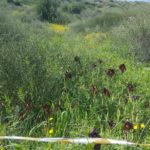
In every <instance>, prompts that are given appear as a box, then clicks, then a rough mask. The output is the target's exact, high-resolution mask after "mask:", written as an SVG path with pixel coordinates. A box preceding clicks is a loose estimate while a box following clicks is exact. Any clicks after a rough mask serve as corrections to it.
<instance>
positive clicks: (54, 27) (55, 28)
mask: <svg viewBox="0 0 150 150" xmlns="http://www.w3.org/2000/svg"><path fill="white" fill-rule="evenodd" d="M51 28H52V30H53V31H55V32H58V33H63V32H65V31H66V30H67V27H65V26H63V25H59V24H52V25H51Z"/></svg>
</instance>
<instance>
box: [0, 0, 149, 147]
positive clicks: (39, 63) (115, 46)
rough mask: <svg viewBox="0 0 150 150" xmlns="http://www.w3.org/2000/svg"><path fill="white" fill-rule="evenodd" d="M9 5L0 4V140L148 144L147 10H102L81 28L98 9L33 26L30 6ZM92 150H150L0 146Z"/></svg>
mask: <svg viewBox="0 0 150 150" xmlns="http://www.w3.org/2000/svg"><path fill="white" fill-rule="evenodd" d="M66 1H67V0H66ZM14 2H16V1H14ZM14 2H13V3H12V2H11V3H10V2H8V1H5V0H2V1H1V2H0V136H7V135H8V136H13V135H16V136H25V137H49V138H53V137H66V138H76V137H80V138H83V137H93V138H95V137H102V138H111V139H118V140H127V141H131V142H134V143H137V144H150V69H149V67H150V42H149V39H150V11H149V10H150V9H149V8H150V4H147V3H146V4H145V3H137V4H126V3H123V4H122V3H119V4H118V3H117V2H116V3H115V2H114V3H113V2H110V3H109V5H108V4H107V3H104V6H103V7H102V6H101V5H100V6H101V7H102V8H101V12H103V13H104V14H103V15H102V16H101V17H98V18H97V17H96V18H94V17H93V16H94V15H95V12H96V10H95V9H94V12H93V16H91V18H87V20H85V21H84V22H83V21H82V19H83V16H84V15H85V18H86V15H88V14H87V13H88V12H89V11H90V8H92V7H94V8H96V7H97V8H99V7H100V6H99V5H98V6H95V5H94V6H93V4H92V5H91V6H90V7H89V4H87V7H89V8H88V9H87V10H84V11H85V12H83V14H81V15H80V16H81V17H80V19H78V18H79V16H77V14H73V16H72V20H71V22H70V23H68V24H66V22H65V24H62V23H57V22H48V21H43V20H42V19H39V16H38V15H37V14H36V13H37V12H36V11H35V9H36V2H34V0H33V1H32V2H31V3H30V2H29V1H27V0H26V1H25V0H22V1H20V5H21V6H20V5H19V6H18V5H17V6H16V3H14ZM18 2H19V1H18ZM66 3H67V2H66ZM66 3H65V4H66ZM17 4H18V3H17ZM65 4H64V5H65ZM71 4H72V5H73V4H74V3H71ZM71 4H70V5H71ZM64 5H62V8H63V9H62V10H64V8H66V7H65V6H64ZM70 5H69V6H70ZM72 5H71V6H72ZM74 5H75V4H74ZM76 5H77V4H76ZM67 6H68V5H67ZM71 6H70V7H69V10H70V9H71V8H72V9H73V8H74V9H73V10H71V12H72V11H73V12H75V13H77V12H78V11H79V9H75V8H76V7H77V6H78V5H77V6H76V7H75V6H74V7H73V6H72V7H71ZM79 6H80V5H79ZM79 6H78V7H79ZM107 7H110V12H109V13H108V12H107ZM125 7H126V9H128V11H126V9H125V10H124V11H121V10H120V8H125ZM79 8H80V9H81V6H80V7H79ZM133 8H134V9H133ZM66 9H67V8H66ZM84 9H85V8H84ZM60 10H61V9H60ZM67 10H68V9H67ZM77 10H78V11H77ZM112 11H114V12H115V13H114V12H112ZM118 11H119V13H118ZM120 11H121V12H120ZM116 12H117V15H116ZM127 12H128V13H127ZM97 13H98V10H97ZM16 14H17V15H16ZM27 14H28V15H27ZM30 14H31V15H30ZM64 14H65V13H64ZM109 14H112V15H114V16H113V17H112V16H111V17H110V16H109ZM69 15H70V14H69ZM69 15H68V16H69ZM107 15H108V16H107ZM104 16H105V17H104ZM109 17H110V18H109ZM111 18H113V20H115V22H117V24H115V22H114V21H112V20H111ZM122 18H123V19H122ZM76 19H78V20H76ZM94 19H95V20H94ZM98 19H101V20H98ZM61 21H62V20H61ZM102 21H103V24H102ZM100 22H101V23H100ZM85 23H86V25H85ZM106 27H107V28H106ZM93 149H94V150H100V149H101V150H139V149H142V150H149V149H150V147H149V146H148V145H147V146H144V145H143V146H142V145H141V146H137V147H136V146H134V147H129V146H126V145H125V146H120V145H101V146H100V145H94V144H91V145H90V144H88V145H81V144H74V145H73V144H49V143H39V142H27V141H25V142H20V141H13V140H0V150H93Z"/></svg>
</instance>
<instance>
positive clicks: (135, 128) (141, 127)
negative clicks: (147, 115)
mask: <svg viewBox="0 0 150 150" xmlns="http://www.w3.org/2000/svg"><path fill="white" fill-rule="evenodd" d="M144 128H145V125H144V123H141V124H135V125H134V126H133V129H134V130H138V129H144Z"/></svg>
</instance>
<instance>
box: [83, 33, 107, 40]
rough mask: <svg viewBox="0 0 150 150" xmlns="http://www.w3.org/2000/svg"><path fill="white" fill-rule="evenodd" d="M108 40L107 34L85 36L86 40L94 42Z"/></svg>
mask: <svg viewBox="0 0 150 150" xmlns="http://www.w3.org/2000/svg"><path fill="white" fill-rule="evenodd" d="M105 38H106V34H105V33H102V32H97V33H96V32H92V33H89V34H87V35H86V36H85V40H88V41H93V40H102V39H105Z"/></svg>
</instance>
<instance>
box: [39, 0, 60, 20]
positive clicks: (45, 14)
mask: <svg viewBox="0 0 150 150" xmlns="http://www.w3.org/2000/svg"><path fill="white" fill-rule="evenodd" d="M58 7H59V1H58V0H43V1H42V2H41V3H40V6H39V9H38V11H39V13H40V15H41V17H42V19H44V20H48V21H50V22H57V21H58V18H59V13H58Z"/></svg>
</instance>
